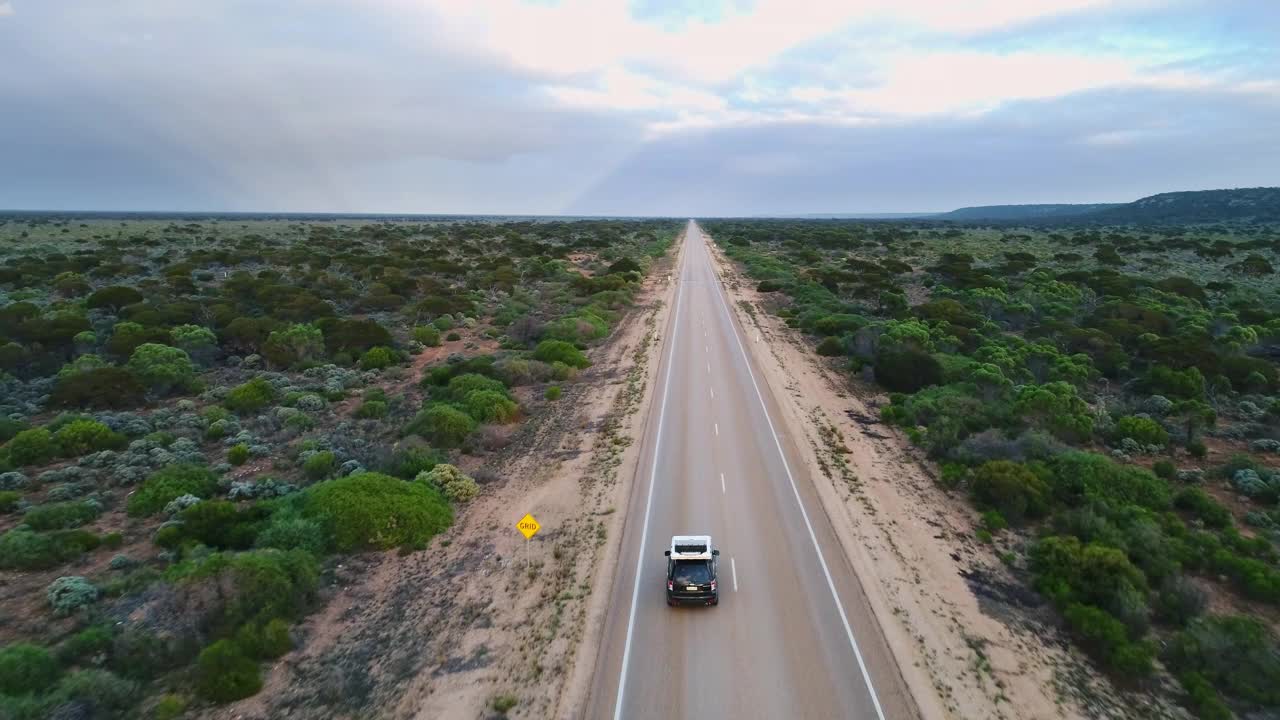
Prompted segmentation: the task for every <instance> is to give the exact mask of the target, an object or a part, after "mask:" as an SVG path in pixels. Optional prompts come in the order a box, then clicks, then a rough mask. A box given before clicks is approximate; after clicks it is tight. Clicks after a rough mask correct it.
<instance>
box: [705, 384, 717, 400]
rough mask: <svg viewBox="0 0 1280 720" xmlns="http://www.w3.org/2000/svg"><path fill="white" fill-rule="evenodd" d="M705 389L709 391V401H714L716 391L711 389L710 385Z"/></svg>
mask: <svg viewBox="0 0 1280 720" xmlns="http://www.w3.org/2000/svg"><path fill="white" fill-rule="evenodd" d="M707 389H708V390H710V391H711V399H712V400H715V399H716V389H715V388H713V387H711V386H710V385H708V386H707Z"/></svg>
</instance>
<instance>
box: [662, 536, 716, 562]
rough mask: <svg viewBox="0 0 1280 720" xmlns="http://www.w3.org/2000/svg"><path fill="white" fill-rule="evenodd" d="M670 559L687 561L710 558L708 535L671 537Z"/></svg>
mask: <svg viewBox="0 0 1280 720" xmlns="http://www.w3.org/2000/svg"><path fill="white" fill-rule="evenodd" d="M671 557H673V558H681V559H687V560H697V559H710V558H711V536H710V535H672V536H671Z"/></svg>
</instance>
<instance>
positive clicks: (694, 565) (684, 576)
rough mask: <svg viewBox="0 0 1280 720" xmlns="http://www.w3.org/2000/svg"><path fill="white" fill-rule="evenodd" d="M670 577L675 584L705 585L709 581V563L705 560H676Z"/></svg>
mask: <svg viewBox="0 0 1280 720" xmlns="http://www.w3.org/2000/svg"><path fill="white" fill-rule="evenodd" d="M671 579H672V580H673V581H674V582H675V583H676V584H677V585H705V584H706V583H709V582H711V563H710V562H708V561H706V560H677V561H676V566H675V568H674V569H673V570H672V573H671Z"/></svg>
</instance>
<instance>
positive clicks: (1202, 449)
mask: <svg viewBox="0 0 1280 720" xmlns="http://www.w3.org/2000/svg"><path fill="white" fill-rule="evenodd" d="M1187 453H1188V454H1190V455H1191V457H1193V458H1197V459H1202V458H1204V457H1205V456H1206V455H1208V454H1209V446H1207V445H1205V444H1204V441H1203V440H1192V441H1190V442H1188V443H1187Z"/></svg>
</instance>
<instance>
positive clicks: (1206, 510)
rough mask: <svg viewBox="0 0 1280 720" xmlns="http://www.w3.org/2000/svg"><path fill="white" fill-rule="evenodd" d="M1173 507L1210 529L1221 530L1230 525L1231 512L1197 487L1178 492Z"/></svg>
mask: <svg viewBox="0 0 1280 720" xmlns="http://www.w3.org/2000/svg"><path fill="white" fill-rule="evenodd" d="M1173 506H1174V507H1176V508H1178V509H1179V510H1186V511H1187V512H1189V513H1191V514H1192V515H1193V516H1194V517H1195V518H1197V519H1198V520H1201V521H1203V522H1204V524H1205V525H1206V526H1208V527H1211V528H1217V529H1222V528H1225V527H1227V526H1229V525H1231V511H1230V510H1228V509H1227V508H1226V507H1225V506H1224V505H1223V504H1222V503H1220V502H1218V501H1217V500H1215V499H1213V497H1212V496H1210V495H1209V493H1207V492H1205V491H1204V490H1202V489H1200V488H1198V487H1188V488H1183V489H1182V490H1180V491H1178V494H1177V495H1175V496H1174V498H1173Z"/></svg>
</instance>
